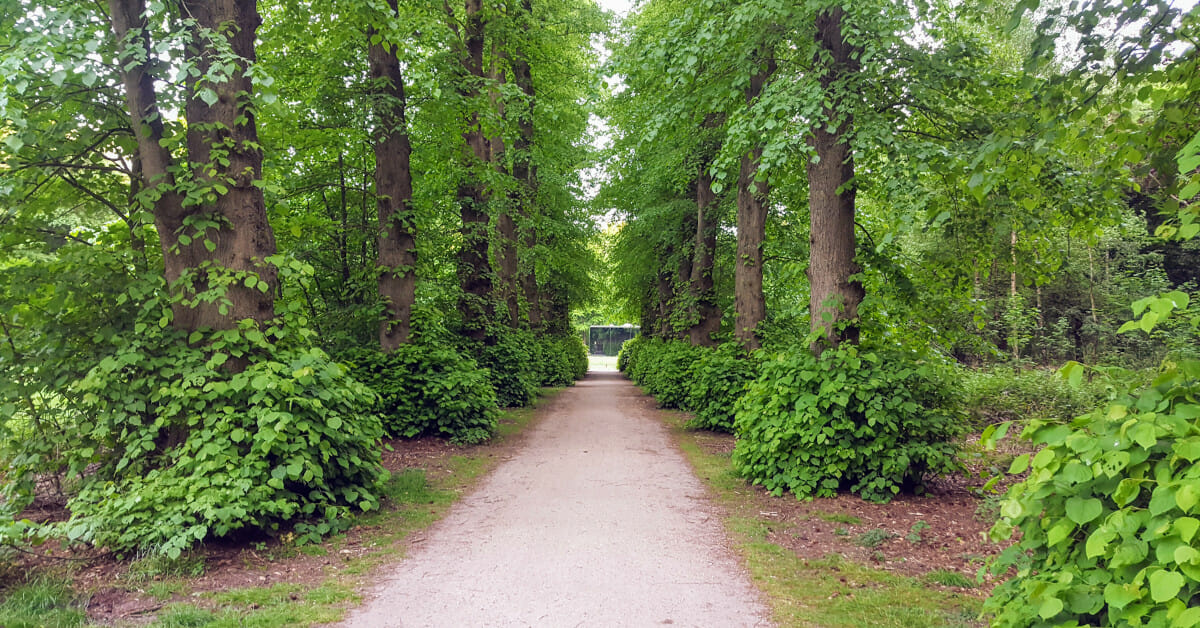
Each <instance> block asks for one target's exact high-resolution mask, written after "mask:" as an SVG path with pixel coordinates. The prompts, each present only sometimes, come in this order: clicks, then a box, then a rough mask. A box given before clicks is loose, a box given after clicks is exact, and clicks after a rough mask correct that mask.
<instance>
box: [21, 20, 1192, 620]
mask: <svg viewBox="0 0 1200 628" xmlns="http://www.w3.org/2000/svg"><path fill="white" fill-rule="evenodd" d="M1198 44H1200V11H1198V10H1197V9H1195V8H1183V9H1181V8H1180V7H1176V6H1172V5H1171V4H1169V3H1165V2H1155V3H1135V4H1130V3H1123V2H1113V1H1109V0H1093V1H1090V2H1070V3H1050V2H1047V3H1039V2H1037V0H1032V1H1030V0H1020V1H1017V2H1011V1H999V2H993V1H989V0H973V1H970V2H965V3H942V2H934V3H927V2H918V3H889V2H877V1H869V2H859V3H854V4H853V5H849V4H845V5H843V4H838V3H829V2H812V3H787V2H776V1H774V0H745V1H733V0H699V1H683V0H646V1H643V2H641V3H639V4H637V5H636V7H635V9H634V10H633V11H632V12H631V13H630V14H629V15H628V16H626V17H625V18H624V19H620V20H619V19H617V17H616V16H614V15H612V14H609V13H606V12H604V11H602V10H601V9H600V8H599V7H598V6H597V5H595V4H594V3H593V2H592V0H515V1H510V2H498V1H495V0H465V1H462V2H435V1H431V0H306V1H305V0H278V1H269V0H263V1H262V2H256V1H255V0H220V1H217V0H210V1H201V0H107V2H99V1H89V2H75V1H72V0H61V1H34V0H0V70H2V71H3V74H4V76H5V80H4V82H3V84H2V86H0V109H2V110H3V118H2V121H0V245H2V247H3V248H2V251H3V254H2V255H0V270H2V273H0V459H2V460H3V462H4V464H3V466H2V467H0V469H2V470H0V546H3V547H7V548H16V549H20V550H25V549H27V548H29V547H30V546H33V545H37V544H40V543H43V542H46V541H53V542H66V543H69V544H88V545H91V546H95V547H105V548H109V549H111V550H114V551H116V552H118V553H126V554H133V553H161V554H163V555H167V556H179V555H180V553H181V552H184V551H187V550H188V549H190V548H192V547H194V546H196V545H197V544H201V543H203V542H205V541H207V540H211V539H214V538H222V537H230V536H236V535H237V534H239V533H241V532H242V531H245V530H266V531H268V532H270V533H272V534H279V533H282V532H285V531H286V532H290V533H294V534H295V536H297V537H299V538H301V539H306V540H314V541H315V540H318V539H320V538H322V537H323V536H325V535H327V534H329V533H330V532H334V531H337V530H339V529H342V528H344V527H346V526H348V525H352V523H353V520H354V519H353V517H354V514H355V513H357V512H363V511H369V510H373V509H376V508H378V507H379V500H380V494H381V492H380V487H381V486H382V483H383V482H385V481H386V477H385V475H386V473H385V472H384V471H383V469H382V467H381V465H380V447H381V445H380V443H381V439H382V438H385V437H403V438H411V437H417V436H439V437H444V438H447V439H452V440H454V441H455V442H461V443H466V444H469V443H477V442H480V441H483V440H486V439H487V438H488V437H489V436H490V435H491V434H492V432H493V431H494V430H495V427H496V419H497V416H498V412H499V410H498V409H499V408H503V407H513V406H521V405H525V404H528V403H530V402H531V400H532V399H533V397H534V396H535V395H536V391H537V389H538V387H540V386H562V385H568V384H570V383H571V382H573V381H574V380H575V379H577V378H579V377H581V376H582V375H583V373H584V371H585V370H586V363H587V362H586V349H585V347H584V346H583V344H582V342H581V340H580V335H579V329H578V327H579V326H581V325H586V324H588V323H593V324H599V323H611V324H621V323H628V322H632V323H637V324H639V325H640V328H641V331H642V334H641V336H639V337H638V338H636V339H634V340H632V341H629V342H628V343H626V345H625V347H624V348H623V350H622V354H621V359H620V366H621V368H622V370H624V371H625V372H626V373H627V374H628V375H629V376H630V377H631V378H632V379H633V380H634V381H635V382H637V383H639V384H641V385H642V386H643V387H644V388H646V390H647V391H648V392H651V393H653V394H654V395H655V396H657V397H658V399H659V402H660V404H662V405H664V406H667V407H677V408H683V409H687V410H690V411H692V412H693V413H694V416H695V418H694V419H693V420H692V425H693V426H694V427H696V428H698V429H712V430H721V431H729V432H733V433H734V434H736V436H737V438H738V440H737V446H736V449H735V450H734V453H733V466H734V468H735V470H736V471H737V472H738V473H739V474H741V475H742V476H744V477H745V478H747V480H748V481H750V482H753V483H755V484H759V485H762V486H763V487H765V488H766V489H767V490H769V491H772V492H774V493H776V494H780V495H782V494H784V493H790V494H794V495H795V496H796V497H799V498H802V499H810V498H814V497H821V496H827V495H832V494H836V493H839V492H852V493H855V494H858V495H860V496H862V497H863V498H864V499H868V500H873V501H886V500H888V499H891V498H892V497H893V496H894V495H896V494H898V493H900V492H920V491H921V490H922V488H923V486H924V484H925V482H926V480H928V479H929V478H930V477H933V476H935V475H938V474H945V473H954V472H956V471H958V470H959V469H960V467H961V461H960V457H959V447H960V444H961V442H962V439H963V438H964V435H965V434H969V433H972V432H974V433H979V432H982V438H983V440H984V442H985V444H990V443H993V442H994V441H995V440H996V439H999V438H1003V437H1005V436H1006V434H1009V433H1010V432H1011V434H1009V435H1008V437H1009V438H1015V437H1016V433H1017V432H1023V436H1024V437H1025V438H1028V439H1030V440H1031V441H1032V442H1033V444H1034V445H1035V446H1036V449H1035V451H1036V454H1035V455H1023V456H1020V457H1017V458H1016V459H1015V460H1014V461H1013V462H1012V466H1011V469H1010V471H1011V472H1012V473H1015V474H1026V475H1024V476H1023V477H1024V478H1025V479H1024V480H1023V481H1021V482H1019V483H1017V484H1015V485H1014V486H1013V487H1012V488H1011V489H1009V491H1008V493H1007V497H1006V500H1005V501H1004V503H1003V506H1002V508H1001V516H1000V518H999V520H998V521H997V523H996V525H995V527H994V528H993V532H992V535H993V537H994V539H995V540H996V541H997V542H1008V541H1009V539H1016V540H1017V541H1018V542H1017V543H1015V544H1013V545H1011V546H1010V548H1009V549H1008V550H1006V551H1005V553H1004V554H1002V555H1001V556H1000V558H999V559H998V560H997V561H995V562H994V564H993V565H991V569H992V571H993V572H994V573H995V574H1001V575H1012V576H1013V577H1011V578H1010V579H1008V580H1007V581H1006V582H1005V583H1004V584H1002V585H1001V586H1000V587H998V588H997V589H996V591H995V592H994V594H993V596H992V598H991V599H990V600H989V602H988V604H987V612H988V613H989V617H991V620H992V621H993V622H994V623H996V624H997V625H1011V626H1028V625H1080V624H1100V625H1178V626H1189V625H1200V464H1198V463H1197V461H1198V460H1200V343H1198V342H1197V341H1198V340H1200V315H1198V314H1197V310H1196V305H1195V301H1196V297H1197V291H1198V290H1200V238H1196V236H1197V234H1198V232H1200V215H1198V213H1200V212H1197V205H1196V204H1195V199H1196V198H1197V196H1198V192H1200V113H1198V112H1200V67H1198V66H1200V63H1198V62H1200V57H1198V55H1200V52H1198V51H1197V48H1198ZM600 121H603V124H600ZM598 133H600V134H603V135H605V136H610V137H607V143H606V142H604V141H601V140H604V139H606V138H604V137H601V138H597V137H595V136H596V135H597V134H598ZM589 172H590V173H594V174H595V175H596V176H597V177H598V178H602V179H603V183H602V184H600V185H599V186H594V185H593V184H592V182H591V181H589V180H585V178H584V176H585V173H589ZM1060 367H1061V372H1056V371H1055V369H1059V368H1060ZM1014 423H1017V424H1018V425H1017V426H1016V427H1012V425H1013V424H1014ZM35 499H40V500H58V501H60V502H61V503H62V504H63V505H65V507H66V511H67V512H69V518H68V519H65V520H63V521H56V522H49V523H35V522H32V521H29V520H27V519H24V518H22V517H21V513H22V511H23V510H24V509H25V508H26V507H27V506H28V505H29V504H31V503H32V502H33V501H34V500H35ZM1018 530H1019V532H1020V534H1019V535H1018V536H1014V531H1018ZM1075 622H1077V623H1075Z"/></svg>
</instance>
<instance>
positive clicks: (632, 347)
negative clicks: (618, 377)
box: [617, 335, 649, 379]
mask: <svg viewBox="0 0 1200 628" xmlns="http://www.w3.org/2000/svg"><path fill="white" fill-rule="evenodd" d="M647 342H649V339H648V338H647V337H645V336H642V335H637V336H634V337H633V338H630V339H629V340H626V341H625V342H623V343H621V350H620V351H618V352H617V370H618V371H621V372H622V373H625V374H626V375H627V376H629V377H630V379H632V378H633V370H632V367H631V366H630V363H631V362H632V363H633V364H634V365H635V366H636V365H637V363H638V354H639V353H640V352H641V351H642V348H643V347H645V346H646V343H647Z"/></svg>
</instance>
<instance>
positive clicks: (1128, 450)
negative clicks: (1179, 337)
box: [985, 361, 1200, 627]
mask: <svg viewBox="0 0 1200 628" xmlns="http://www.w3.org/2000/svg"><path fill="white" fill-rule="evenodd" d="M1023 436H1025V437H1027V438H1030V439H1031V440H1032V441H1033V442H1034V443H1036V444H1039V445H1044V447H1043V448H1042V449H1041V450H1040V451H1038V452H1037V454H1036V455H1034V456H1032V458H1031V457H1030V456H1029V455H1023V456H1020V457H1018V458H1017V459H1016V460H1015V461H1014V462H1013V465H1012V469H1011V471H1012V472H1014V473H1019V472H1023V471H1025V470H1026V469H1028V471H1029V477H1028V479H1026V480H1025V481H1024V482H1021V483H1019V484H1016V485H1014V486H1012V487H1011V488H1010V489H1009V492H1008V494H1007V495H1006V499H1005V501H1004V502H1003V504H1002V505H1001V509H1000V513H1001V519H1000V521H998V522H997V523H996V524H995V526H994V527H993V528H992V532H991V534H992V538H993V539H994V540H996V541H1005V540H1007V539H1009V538H1010V536H1011V535H1012V533H1013V531H1014V530H1017V531H1019V532H1020V534H1021V537H1020V540H1019V541H1018V542H1017V543H1016V544H1015V545H1012V546H1011V547H1009V548H1008V549H1006V550H1005V551H1004V552H1003V553H1002V554H1001V555H1000V556H999V557H998V558H997V560H995V561H994V562H993V563H992V565H991V569H992V571H993V573H997V574H1005V573H1008V572H1009V571H1010V570H1015V572H1016V576H1015V577H1014V578H1012V579H1010V580H1008V581H1007V582H1005V583H1003V584H1001V585H1000V586H999V587H997V588H996V589H995V591H994V592H993V594H992V597H991V598H990V599H989V600H988V601H987V603H986V606H985V609H986V610H988V611H989V612H991V613H994V614H995V625H998V626H1078V625H1093V626H1180V627H1182V626H1196V625H1200V464H1198V463H1200V361H1181V362H1179V363H1177V364H1170V365H1168V368H1166V369H1165V370H1164V372H1163V373H1162V374H1161V375H1160V376H1159V377H1158V378H1157V379H1156V380H1155V381H1154V382H1153V383H1152V385H1151V386H1150V387H1148V388H1146V389H1145V390H1144V391H1142V392H1141V393H1138V394H1135V395H1127V396H1124V397H1122V398H1120V399H1118V400H1116V401H1114V402H1113V403H1111V404H1109V405H1107V406H1106V407H1101V408H1100V409H1098V410H1095V411H1094V412H1091V413H1090V414H1086V415H1084V416H1081V417H1079V418H1077V419H1075V420H1073V421H1070V422H1069V423H1062V422H1052V421H1033V422H1031V423H1030V424H1029V425H1028V427H1027V428H1026V429H1025V431H1024V433H1023Z"/></svg>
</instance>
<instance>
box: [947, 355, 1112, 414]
mask: <svg viewBox="0 0 1200 628" xmlns="http://www.w3.org/2000/svg"><path fill="white" fill-rule="evenodd" d="M1130 379H1135V377H1134V375H1133V374H1132V373H1128V372H1124V373H1122V374H1120V375H1119V377H1118V380H1119V381H1126V382H1127V381H1129V380H1130ZM960 381H961V385H962V389H963V391H964V393H965V397H966V399H965V400H964V407H965V408H966V410H967V412H968V414H969V416H970V419H971V423H972V425H975V426H983V425H988V424H992V423H997V422H1001V421H1018V420H1025V419H1035V418H1036V419H1054V420H1062V421H1068V420H1070V419H1072V418H1074V417H1076V416H1079V415H1080V414H1083V413H1085V412H1088V411H1089V410H1091V409H1092V408H1095V407H1096V404H1098V403H1100V402H1101V401H1103V400H1104V399H1107V398H1108V397H1109V395H1110V394H1112V389H1113V385H1112V381H1113V380H1112V379H1110V378H1109V377H1105V376H1100V377H1095V378H1093V379H1092V380H1091V381H1090V382H1088V384H1087V385H1085V386H1070V385H1068V384H1067V381H1066V380H1065V379H1063V378H1062V377H1058V376H1057V374H1056V373H1054V372H1052V371H1046V370H1041V369H1032V370H1024V371H1015V370H1013V369H1012V368H1010V367H1007V366H999V367H996V368H993V369H989V370H970V369H966V370H964V371H963V373H962V375H961V376H960Z"/></svg>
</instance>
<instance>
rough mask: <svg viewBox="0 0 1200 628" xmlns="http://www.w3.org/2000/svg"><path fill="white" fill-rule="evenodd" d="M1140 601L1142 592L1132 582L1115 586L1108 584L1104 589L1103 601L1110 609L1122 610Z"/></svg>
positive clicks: (1112, 583)
mask: <svg viewBox="0 0 1200 628" xmlns="http://www.w3.org/2000/svg"><path fill="white" fill-rule="evenodd" d="M1140 599H1142V590H1141V587H1139V586H1138V585H1136V584H1133V583H1132V582H1130V583H1126V584H1117V583H1115V582H1110V583H1108V584H1107V585H1106V586H1105V587H1104V601H1105V602H1106V603H1107V604H1108V605H1109V606H1111V607H1113V608H1116V609H1122V608H1125V607H1126V606H1129V604H1130V603H1131V602H1136V601H1137V600H1140Z"/></svg>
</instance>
